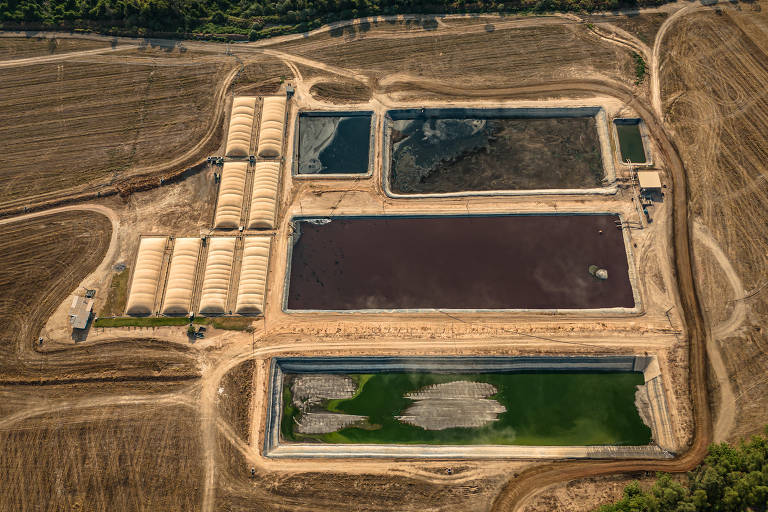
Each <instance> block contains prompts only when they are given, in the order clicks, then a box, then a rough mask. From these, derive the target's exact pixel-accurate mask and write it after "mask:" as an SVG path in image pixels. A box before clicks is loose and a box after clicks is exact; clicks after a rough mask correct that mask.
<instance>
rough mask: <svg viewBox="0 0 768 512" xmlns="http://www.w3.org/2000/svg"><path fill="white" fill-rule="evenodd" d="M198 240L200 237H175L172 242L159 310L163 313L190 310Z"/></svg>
mask: <svg viewBox="0 0 768 512" xmlns="http://www.w3.org/2000/svg"><path fill="white" fill-rule="evenodd" d="M200 242H201V240H200V238H177V239H176V241H175V242H174V244H173V255H172V256H171V266H170V269H169V270H168V283H167V284H166V285H165V298H164V299H163V309H162V310H161V313H163V314H164V315H186V314H188V313H189V312H190V310H191V306H192V305H191V302H192V292H193V290H194V288H195V272H196V270H197V260H198V256H199V254H200Z"/></svg>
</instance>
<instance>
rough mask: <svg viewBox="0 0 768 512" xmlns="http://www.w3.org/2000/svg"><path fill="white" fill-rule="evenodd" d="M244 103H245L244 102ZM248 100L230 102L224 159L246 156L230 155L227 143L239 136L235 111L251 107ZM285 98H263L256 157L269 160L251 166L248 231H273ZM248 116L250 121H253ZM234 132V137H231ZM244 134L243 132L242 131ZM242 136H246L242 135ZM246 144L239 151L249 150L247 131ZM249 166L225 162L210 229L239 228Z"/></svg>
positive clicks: (240, 154)
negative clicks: (230, 118)
mask: <svg viewBox="0 0 768 512" xmlns="http://www.w3.org/2000/svg"><path fill="white" fill-rule="evenodd" d="M244 100H247V102H246V101H244ZM251 100H254V102H253V104H255V98H251V97H238V98H235V99H234V102H233V111H232V112H233V114H232V115H233V120H232V121H231V122H230V135H229V137H228V142H227V156H248V151H247V149H246V150H245V152H241V153H237V154H234V153H232V154H230V144H231V143H232V141H233V140H237V138H238V137H239V135H238V133H240V131H239V128H238V123H237V122H236V121H235V120H234V116H235V112H236V110H237V109H239V108H241V107H239V106H238V105H242V104H244V103H247V104H248V105H251V103H252V102H251ZM286 102H287V100H286V98H285V96H270V97H266V98H264V102H263V105H262V113H261V126H260V129H259V144H258V151H257V153H258V156H259V157H260V158H268V159H270V160H263V161H261V160H260V161H258V162H256V164H255V166H254V177H253V184H252V187H251V203H250V213H249V214H248V218H247V219H245V226H246V227H247V228H248V229H274V228H275V216H276V210H277V194H278V188H279V182H280V158H281V157H282V154H283V138H284V134H285V109H286ZM252 117H253V116H251V120H252ZM233 130H234V131H235V132H234V135H233ZM243 133H244V132H243ZM243 137H245V135H243ZM247 137H248V141H247V142H245V139H243V141H242V144H241V146H242V148H248V147H250V131H248V134H247ZM248 165H249V163H248V162H246V161H242V162H241V161H228V162H225V163H224V167H223V169H222V171H221V184H220V186H219V198H218V202H217V204H216V214H215V215H214V221H213V227H214V228H215V229H237V228H238V227H240V226H241V224H240V221H241V216H242V214H243V202H244V200H245V197H246V194H245V193H246V190H245V187H246V183H247V181H248Z"/></svg>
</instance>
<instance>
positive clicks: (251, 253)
mask: <svg viewBox="0 0 768 512" xmlns="http://www.w3.org/2000/svg"><path fill="white" fill-rule="evenodd" d="M271 241H272V239H271V238H270V237H268V236H251V237H247V238H245V239H244V240H243V262H242V267H241V270H240V283H239V285H238V288H237V305H236V306H235V313H238V314H241V315H248V314H259V313H263V312H264V295H265V294H266V290H267V267H268V266H269V248H270V245H271Z"/></svg>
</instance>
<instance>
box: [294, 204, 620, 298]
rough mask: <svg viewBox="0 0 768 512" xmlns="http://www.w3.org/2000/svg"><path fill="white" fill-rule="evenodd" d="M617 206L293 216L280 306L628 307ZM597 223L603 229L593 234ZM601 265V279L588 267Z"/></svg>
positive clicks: (599, 228)
mask: <svg viewBox="0 0 768 512" xmlns="http://www.w3.org/2000/svg"><path fill="white" fill-rule="evenodd" d="M616 220H618V217H617V216H615V215H503V216H485V217H480V216H474V217H470V216H463V217H450V216H439V217H363V218H353V217H337V218H334V219H333V220H332V221H331V222H330V223H327V224H317V223H311V222H307V221H297V222H296V224H297V225H298V228H299V229H300V231H301V236H300V238H299V240H298V242H297V243H296V244H295V245H294V247H293V254H292V258H291V269H290V283H289V294H288V301H287V307H288V309H294V310H302V309H318V310H332V309H336V310H355V309H421V308H423V309H429V308H446V309H523V308H529V309H553V308H563V309H566V308H567V309H583V308H608V307H627V308H632V307H634V305H635V304H634V298H633V294H632V287H631V284H630V281H629V275H628V264H627V257H626V253H625V248H624V240H623V235H622V232H621V231H620V230H619V229H617V228H616V226H615V224H614V221H616ZM601 232H602V233H601ZM590 265H597V266H598V267H601V268H605V269H607V270H608V280H606V281H600V280H597V279H595V278H594V277H592V275H590V274H589V272H588V268H589V266H590Z"/></svg>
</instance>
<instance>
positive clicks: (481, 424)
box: [265, 356, 658, 456]
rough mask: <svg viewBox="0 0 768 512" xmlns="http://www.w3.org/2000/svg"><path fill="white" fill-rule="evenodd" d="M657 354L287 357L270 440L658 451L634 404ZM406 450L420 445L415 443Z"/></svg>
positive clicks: (273, 387)
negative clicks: (650, 361) (646, 356)
mask: <svg viewBox="0 0 768 512" xmlns="http://www.w3.org/2000/svg"><path fill="white" fill-rule="evenodd" d="M648 362H649V359H648V358H642V357H635V356H595V357H587V356H573V357H546V356H528V357H523V356H518V357H503V356H474V357H437V356H425V357H408V358H398V357H387V356H377V357H310V358H299V357H297V358H290V357H288V358H277V359H275V360H273V363H272V373H271V376H270V384H269V388H270V391H269V399H270V402H269V406H268V418H267V430H266V433H267V434H266V438H265V451H266V452H267V454H268V455H269V452H270V451H272V450H275V449H276V448H279V449H281V450H283V451H284V453H286V454H289V453H291V454H297V453H300V452H299V450H303V449H305V448H307V447H308V448H309V449H308V451H307V452H306V453H305V455H307V454H311V453H313V452H314V453H315V454H321V453H325V454H327V453H332V452H330V451H328V449H327V448H322V446H328V445H335V446H338V447H339V449H341V450H351V451H347V452H344V453H345V454H347V455H350V454H354V453H355V450H357V449H358V448H355V446H356V445H359V446H360V447H361V448H360V449H363V450H365V451H366V453H367V451H368V450H369V449H370V450H372V453H387V452H381V450H378V449H376V448H364V447H365V446H367V447H375V446H379V445H389V446H390V449H392V450H394V447H395V446H396V445H403V446H404V447H407V446H413V445H418V446H422V447H430V446H433V447H434V448H425V449H430V450H431V449H434V450H437V452H429V453H440V452H439V450H441V448H440V447H441V446H442V447H446V449H449V448H447V447H449V446H472V445H483V447H491V446H494V447H497V450H496V451H495V452H493V453H495V454H496V456H505V454H506V452H505V450H510V451H509V454H517V453H525V451H520V448H519V447H532V446H535V447H553V448H554V447H563V449H562V450H561V451H558V450H556V449H552V450H550V451H547V450H544V451H543V452H542V453H551V454H556V453H561V452H562V453H563V454H570V455H574V456H578V454H585V455H589V454H598V452H599V450H588V449H586V450H585V449H584V448H586V447H590V446H594V447H603V449H604V448H605V447H627V448H632V447H634V448H638V447H640V448H644V449H645V448H647V450H646V451H647V453H646V456H647V455H651V456H653V454H657V453H656V451H657V450H658V447H656V446H649V444H650V443H651V440H652V437H653V436H652V434H653V432H652V429H651V428H650V427H649V426H648V425H647V424H646V421H647V418H646V419H644V418H645V416H642V417H641V412H640V411H639V410H638V408H637V405H636V403H638V400H637V397H638V396H640V395H642V394H644V393H645V392H646V389H645V378H644V373H643V372H644V370H645V368H646V366H647V365H648ZM639 394H640V395H639ZM343 446H346V447H347V448H342V447H343ZM504 447H509V448H504ZM514 447H518V448H514ZM479 448H481V447H478V449H479ZM404 450H405V451H404V453H408V454H411V455H415V454H416V453H417V452H415V451H414V450H417V448H416V446H413V447H412V448H404ZM443 453H460V452H443ZM467 454H468V455H469V456H472V455H471V454H472V452H471V451H470V452H467ZM395 455H396V451H392V452H391V455H390V456H395ZM657 455H658V454H657ZM352 456H354V455H352ZM479 456H482V455H479ZM566 456H567V455H566ZM614 456H618V453H617V454H616V455H614Z"/></svg>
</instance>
